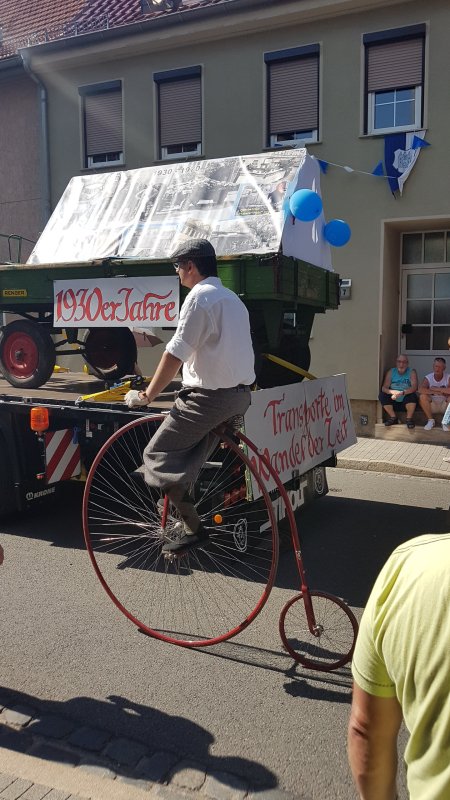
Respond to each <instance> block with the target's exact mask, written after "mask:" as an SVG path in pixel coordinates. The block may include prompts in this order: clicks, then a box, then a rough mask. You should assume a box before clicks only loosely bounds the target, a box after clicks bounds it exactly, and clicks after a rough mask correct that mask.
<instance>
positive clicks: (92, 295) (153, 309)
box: [55, 286, 177, 324]
mask: <svg viewBox="0 0 450 800" xmlns="http://www.w3.org/2000/svg"><path fill="white" fill-rule="evenodd" d="M134 291H135V290H134V288H133V287H128V286H122V287H121V288H120V289H118V291H117V294H118V295H121V300H119V301H115V300H106V299H105V298H104V297H103V293H102V290H101V289H100V287H99V286H96V287H95V288H94V289H85V288H83V289H78V290H77V291H76V292H74V291H73V289H71V288H68V289H63V290H61V291H60V292H57V294H56V296H55V323H58V322H59V323H61V322H62V323H67V322H71V321H72V322H77V323H79V324H83V323H87V324H89V323H92V322H95V321H97V320H99V319H100V320H102V321H103V322H105V323H106V322H119V323H127V322H130V323H132V322H159V321H160V320H164V321H167V322H169V323H170V322H173V321H174V320H176V318H177V311H176V303H175V302H174V301H173V300H169V301H168V302H165V301H167V300H168V298H170V297H172V294H173V293H172V290H170V291H169V292H167V293H166V294H157V293H155V292H147V293H146V294H145V295H144V297H143V299H140V300H133V292H134Z"/></svg>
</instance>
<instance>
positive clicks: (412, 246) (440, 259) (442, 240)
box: [401, 230, 450, 353]
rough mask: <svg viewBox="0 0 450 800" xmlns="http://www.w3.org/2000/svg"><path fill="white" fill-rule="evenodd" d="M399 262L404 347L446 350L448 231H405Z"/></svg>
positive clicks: (449, 269)
mask: <svg viewBox="0 0 450 800" xmlns="http://www.w3.org/2000/svg"><path fill="white" fill-rule="evenodd" d="M401 264H402V272H403V290H402V304H403V319H404V322H405V323H406V326H405V327H406V329H407V330H406V339H405V346H406V350H407V351H414V352H416V353H422V352H424V351H426V352H435V353H438V352H439V351H446V350H447V342H448V339H449V338H450V230H446V231H445V230H441V231H424V232H418V233H404V234H403V236H402V256H401Z"/></svg>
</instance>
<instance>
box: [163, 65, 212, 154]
mask: <svg viewBox="0 0 450 800" xmlns="http://www.w3.org/2000/svg"><path fill="white" fill-rule="evenodd" d="M159 116H160V126H161V128H160V130H161V141H160V144H161V147H169V146H170V145H180V144H186V143H188V142H201V140H202V102H201V79H200V77H197V76H195V77H191V78H183V79H182V80H169V81H161V82H160V83H159Z"/></svg>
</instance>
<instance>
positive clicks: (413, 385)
mask: <svg viewBox="0 0 450 800" xmlns="http://www.w3.org/2000/svg"><path fill="white" fill-rule="evenodd" d="M417 385H418V380H417V372H416V370H415V369H412V370H411V386H410V388H409V389H405V390H404V392H403V394H405V395H408V394H414V392H417Z"/></svg>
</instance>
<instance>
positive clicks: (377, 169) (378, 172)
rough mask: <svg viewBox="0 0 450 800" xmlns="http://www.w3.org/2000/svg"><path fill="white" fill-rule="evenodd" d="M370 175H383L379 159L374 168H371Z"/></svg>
mask: <svg viewBox="0 0 450 800" xmlns="http://www.w3.org/2000/svg"><path fill="white" fill-rule="evenodd" d="M372 175H376V176H377V177H382V176H383V175H384V169H383V162H382V161H379V162H378V164H377V165H376V167H375V169H373V170H372Z"/></svg>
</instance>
